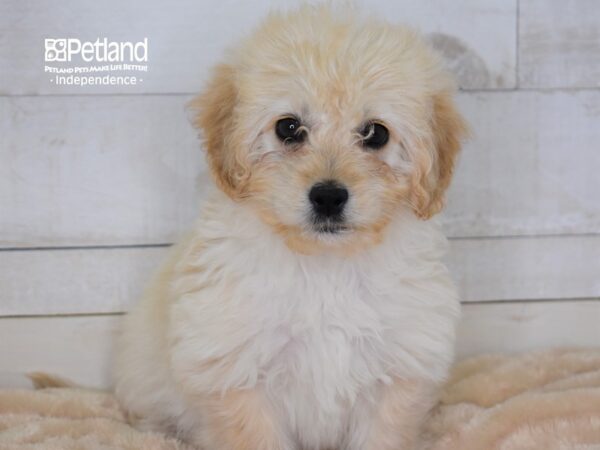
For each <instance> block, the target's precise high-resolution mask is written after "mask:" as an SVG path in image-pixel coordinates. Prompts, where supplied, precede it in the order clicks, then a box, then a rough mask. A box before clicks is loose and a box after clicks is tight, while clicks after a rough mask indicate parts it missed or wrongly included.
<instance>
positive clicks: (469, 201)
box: [446, 91, 600, 236]
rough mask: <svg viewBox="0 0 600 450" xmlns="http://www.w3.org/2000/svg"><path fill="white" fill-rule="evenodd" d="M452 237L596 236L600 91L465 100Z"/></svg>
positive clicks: (449, 225)
mask: <svg viewBox="0 0 600 450" xmlns="http://www.w3.org/2000/svg"><path fill="white" fill-rule="evenodd" d="M459 102H460V106H461V109H462V110H463V112H464V114H465V116H466V118H467V119H468V121H469V122H470V123H471V128H472V135H473V136H472V139H471V141H470V142H469V143H468V145H467V146H466V147H465V149H464V151H463V154H462V155H461V158H460V162H459V164H458V170H457V171H456V174H455V177H454V181H453V185H452V186H451V188H450V194H449V201H448V208H447V212H446V229H447V232H448V234H449V235H450V236H502V235H537V234H544V235H547V234H575V233H597V232H598V231H600V196H598V195H597V193H598V192H600V177H598V167H600V152H599V151H598V143H599V142H600V127H599V126H598V122H599V120H600V91H580V92H519V91H516V92H496V93H488V94H474V93H471V94H463V95H461V96H459Z"/></svg>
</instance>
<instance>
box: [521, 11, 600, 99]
mask: <svg viewBox="0 0 600 450" xmlns="http://www.w3.org/2000/svg"><path fill="white" fill-rule="evenodd" d="M519 12H520V15H519V86H520V87H528V88H560V87H576V88H582V87H588V88H593V87H595V88H597V87H600V8H599V7H598V2H597V1H596V0H521V1H520V4H519Z"/></svg>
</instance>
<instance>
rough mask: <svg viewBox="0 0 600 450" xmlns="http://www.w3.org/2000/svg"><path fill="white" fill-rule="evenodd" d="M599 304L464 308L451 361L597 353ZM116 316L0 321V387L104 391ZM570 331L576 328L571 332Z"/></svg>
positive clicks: (561, 303) (597, 302)
mask: <svg viewBox="0 0 600 450" xmlns="http://www.w3.org/2000/svg"><path fill="white" fill-rule="evenodd" d="M599 321H600V301H598V300H596V301H594V300H588V301H568V302H566V301H565V302H533V303H512V302H511V303H505V304H492V305H464V306H463V318H462V320H461V322H460V325H459V328H458V347H457V353H458V357H459V358H462V357H465V356H469V355H473V354H479V353H486V352H506V353H516V352H521V351H529V350H539V349H545V348H551V347H567V346H568V347H596V346H597V345H598V342H599V341H600V328H598V322H599ZM120 322H121V317H120V316H114V315H109V316H84V317H76V316H71V317H38V318H35V317H33V318H32V317H28V318H2V319H0V355H2V358H0V387H7V386H23V385H24V384H26V382H25V380H24V374H25V373H28V372H32V371H44V372H47V373H53V374H56V375H61V376H63V377H67V378H69V379H71V380H73V381H76V382H78V383H80V384H82V385H85V386H90V387H109V386H110V365H111V353H112V351H111V350H112V345H113V340H114V336H115V333H117V332H118V328H119V324H120ZM573 324H577V325H576V326H573Z"/></svg>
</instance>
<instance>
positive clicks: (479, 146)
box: [0, 91, 600, 247]
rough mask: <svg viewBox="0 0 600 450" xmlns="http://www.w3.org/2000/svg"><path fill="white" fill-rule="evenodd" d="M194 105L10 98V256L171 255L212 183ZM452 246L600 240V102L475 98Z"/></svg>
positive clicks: (3, 176) (178, 100) (4, 118)
mask: <svg viewBox="0 0 600 450" xmlns="http://www.w3.org/2000/svg"><path fill="white" fill-rule="evenodd" d="M188 99H189V97H187V96H110V97H104V96H102V97H37V98H36V97H13V98H10V97H4V98H0V139H1V141H0V142H1V143H2V145H1V146H0V158H1V160H2V161H3V164H1V165H0V207H1V209H2V211H3V214H2V215H1V216H0V246H3V247H29V246H33V247H37V246H63V245H121V244H125V245H128V244H146V243H164V242H172V241H173V240H174V238H175V237H176V236H178V235H179V234H180V233H181V232H182V231H183V230H185V229H186V228H187V227H189V226H190V224H191V223H192V222H193V220H194V218H195V217H196V215H197V204H198V199H199V198H200V197H201V196H202V190H203V189H202V186H206V185H205V184H203V183H204V182H206V180H207V173H206V168H205V165H204V161H203V158H204V157H203V155H202V152H201V150H200V146H199V143H198V140H197V138H196V132H195V130H193V129H192V127H191V125H190V124H189V122H188V118H187V117H186V114H185V112H184V105H185V104H186V101H187V100H188ZM459 100H460V105H461V108H462V109H463V110H464V113H465V115H466V117H467V118H468V120H469V121H470V122H471V123H472V128H473V138H472V141H471V142H470V143H468V145H467V146H466V148H465V150H464V153H463V155H462V157H461V160H460V163H459V167H458V170H457V173H456V176H455V181H454V184H453V186H452V187H451V190H450V195H449V205H448V209H447V212H446V214H445V224H446V229H447V231H448V233H449V235H451V236H502V235H535V234H539V233H541V234H561V233H571V234H572V233H593V232H596V231H598V230H600V197H599V196H598V195H596V193H597V192H599V191H600V177H598V176H597V167H600V152H598V147H597V143H598V142H600V127H598V126H597V122H598V118H599V114H600V110H599V109H598V105H599V104H600V92H597V91H585V92H563V93H552V92H543V93H540V92H513V93H463V94H461V95H460V96H459Z"/></svg>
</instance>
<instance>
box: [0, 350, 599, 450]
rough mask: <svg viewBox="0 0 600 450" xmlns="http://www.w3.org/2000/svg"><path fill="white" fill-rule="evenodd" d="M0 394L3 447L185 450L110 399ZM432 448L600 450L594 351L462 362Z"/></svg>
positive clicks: (434, 428) (93, 394) (39, 381)
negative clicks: (145, 428)
mask: <svg viewBox="0 0 600 450" xmlns="http://www.w3.org/2000/svg"><path fill="white" fill-rule="evenodd" d="M33 379H34V383H35V384H36V385H37V387H38V388H40V387H45V388H44V389H39V390H36V391H32V390H25V389H23V390H3V391H2V390H0V449H1V450H9V449H10V450H25V449H27V450H41V449H44V450H55V449H56V450H59V449H60V450H75V449H77V450H80V449H94V450H95V449H98V450H104V449H106V450H108V449H127V450H134V449H135V450H139V449H145V450H191V449H190V448H189V447H188V446H186V445H185V444H183V443H181V442H179V441H177V440H175V439H174V438H170V437H166V436H162V435H159V434H153V433H148V432H141V431H137V430H135V429H133V428H131V427H130V426H129V425H127V421H126V417H125V416H124V414H123V412H122V411H121V410H120V409H119V407H118V404H117V403H116V401H115V399H114V398H113V397H112V396H111V395H110V394H109V393H107V392H101V391H93V390H86V389H78V388H58V387H53V388H48V387H47V386H48V385H49V384H51V383H49V382H48V381H47V380H45V379H44V377H43V376H42V377H40V376H37V377H36V376H34V377H33ZM425 441H426V442H427V446H426V448H427V449H429V450H450V449H452V450H455V449H456V450H458V449H460V450H492V449H498V450H500V449H502V450H517V449H518V450H526V449H543V450H553V449H556V450H558V449H561V450H562V449H578V450H584V449H585V450H592V449H600V350H554V351H549V352H543V353H531V354H524V355H519V356H499V355H491V356H479V357H475V358H471V359H467V360H465V361H463V362H461V363H458V364H457V365H456V367H455V368H454V371H453V373H452V375H451V378H450V380H449V381H448V383H447V385H446V386H445V388H444V390H443V392H442V398H441V402H440V404H439V405H438V407H437V408H436V410H435V411H434V412H433V414H432V416H431V419H430V421H429V423H428V426H427V429H426V432H425Z"/></svg>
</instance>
